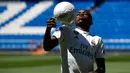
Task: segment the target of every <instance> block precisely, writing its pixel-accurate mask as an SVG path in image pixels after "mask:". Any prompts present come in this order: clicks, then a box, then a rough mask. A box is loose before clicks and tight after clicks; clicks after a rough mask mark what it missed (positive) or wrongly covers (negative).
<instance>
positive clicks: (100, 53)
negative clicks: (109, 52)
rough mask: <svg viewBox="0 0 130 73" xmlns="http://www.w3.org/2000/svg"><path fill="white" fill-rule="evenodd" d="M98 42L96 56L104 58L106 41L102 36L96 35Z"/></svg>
mask: <svg viewBox="0 0 130 73" xmlns="http://www.w3.org/2000/svg"><path fill="white" fill-rule="evenodd" d="M96 40H97V44H96V51H95V58H104V54H105V53H104V43H103V40H102V38H101V37H96Z"/></svg>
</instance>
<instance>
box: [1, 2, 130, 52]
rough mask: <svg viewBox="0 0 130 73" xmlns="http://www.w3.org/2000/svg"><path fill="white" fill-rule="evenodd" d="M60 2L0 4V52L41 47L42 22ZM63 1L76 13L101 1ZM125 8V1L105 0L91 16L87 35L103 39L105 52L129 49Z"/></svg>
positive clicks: (129, 16)
mask: <svg viewBox="0 0 130 73" xmlns="http://www.w3.org/2000/svg"><path fill="white" fill-rule="evenodd" d="M60 1H62V0H57V1H56V0H48V1H44V0H12V1H10V0H3V1H0V50H30V49H31V48H35V49H36V48H37V46H39V45H41V43H42V40H43V37H44V36H43V34H44V32H45V28H46V21H47V19H48V18H50V17H52V16H53V8H54V6H55V5H56V4H57V3H58V2H60ZM66 1H70V2H72V3H73V4H74V5H75V7H76V9H77V10H76V11H78V10H80V9H90V8H91V7H93V5H95V2H99V1H101V0H96V1H94V0H66ZM103 1H104V0H103ZM129 7H130V1H129V0H106V1H105V2H104V3H102V5H100V7H98V8H97V9H96V10H95V11H94V12H93V13H92V16H93V25H92V27H91V30H90V32H91V33H92V34H96V35H99V36H101V37H102V38H103V40H104V43H105V45H104V46H105V49H106V50H130V32H129V31H130V29H129V27H130V21H129V19H130V8H129ZM32 41H33V42H34V43H33V46H32V45H30V44H31V42H32ZM37 41H38V42H37ZM54 50H57V49H54Z"/></svg>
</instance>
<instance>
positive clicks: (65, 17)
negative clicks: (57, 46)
mask: <svg viewBox="0 0 130 73" xmlns="http://www.w3.org/2000/svg"><path fill="white" fill-rule="evenodd" d="M53 13H54V17H55V18H56V20H57V21H58V22H60V23H61V24H64V25H70V24H73V23H74V22H75V15H76V11H75V7H74V5H73V4H71V3H70V2H65V1H64V2H60V3H58V4H57V5H56V6H55V8H54V12H53Z"/></svg>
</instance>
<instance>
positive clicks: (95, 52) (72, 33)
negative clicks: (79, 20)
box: [53, 26, 104, 73]
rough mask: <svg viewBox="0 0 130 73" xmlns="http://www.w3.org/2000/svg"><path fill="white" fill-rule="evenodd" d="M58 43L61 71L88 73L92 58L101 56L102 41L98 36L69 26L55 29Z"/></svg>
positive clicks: (92, 62)
mask: <svg viewBox="0 0 130 73" xmlns="http://www.w3.org/2000/svg"><path fill="white" fill-rule="evenodd" d="M53 36H55V37H56V38H57V39H58V40H59V43H60V50H61V60H62V73H88V72H89V71H93V68H94V58H103V57H104V53H103V41H102V39H101V37H99V36H91V35H89V34H88V32H85V31H82V30H81V29H78V28H76V29H75V30H73V29H72V27H70V26H63V27H61V29H60V31H55V32H54V34H53Z"/></svg>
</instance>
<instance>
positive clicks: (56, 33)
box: [52, 30, 61, 40]
mask: <svg viewBox="0 0 130 73" xmlns="http://www.w3.org/2000/svg"><path fill="white" fill-rule="evenodd" d="M52 36H54V37H56V38H57V39H58V40H60V39H61V31H60V30H56V31H54V33H53V34H52Z"/></svg>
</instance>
